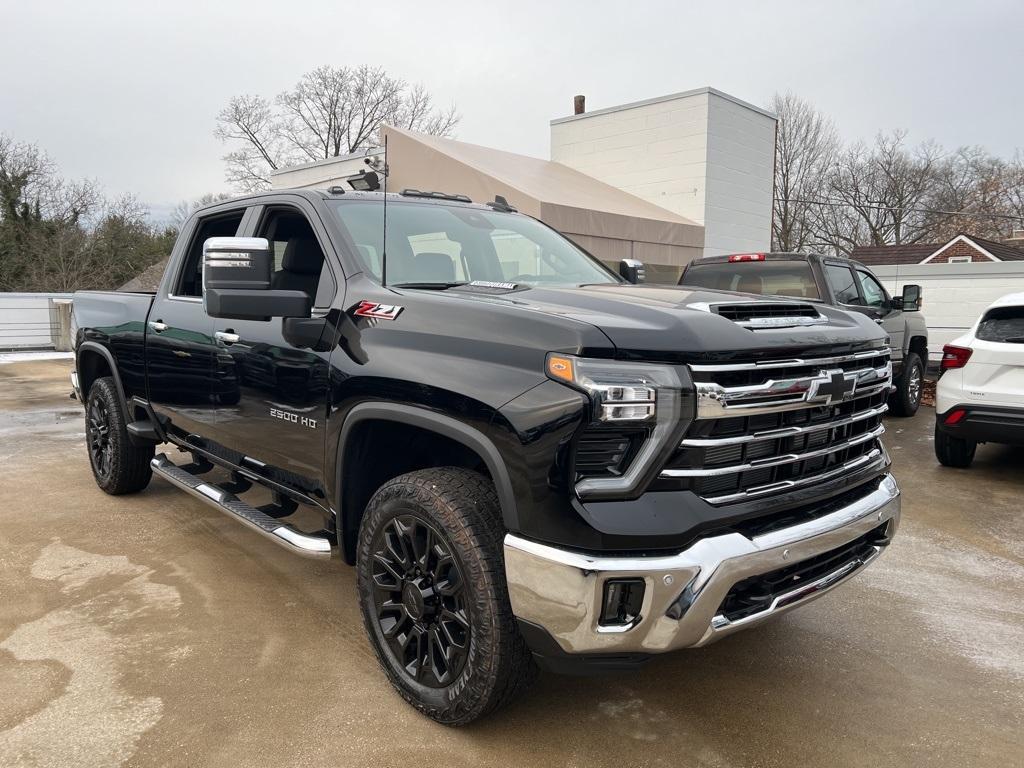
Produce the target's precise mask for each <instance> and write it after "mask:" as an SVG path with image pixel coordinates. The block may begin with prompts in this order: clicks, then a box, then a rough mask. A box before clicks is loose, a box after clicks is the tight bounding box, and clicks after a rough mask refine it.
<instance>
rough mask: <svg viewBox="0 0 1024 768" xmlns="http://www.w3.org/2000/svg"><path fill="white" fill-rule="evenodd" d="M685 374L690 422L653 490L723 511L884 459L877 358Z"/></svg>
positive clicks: (883, 374)
mask: <svg viewBox="0 0 1024 768" xmlns="http://www.w3.org/2000/svg"><path fill="white" fill-rule="evenodd" d="M691 370H692V371H693V375H694V379H695V381H694V386H695V388H696V391H697V418H696V420H695V421H694V423H693V424H692V425H691V427H690V429H689V430H688V432H687V434H686V436H685V438H684V439H683V441H682V443H681V444H680V445H679V448H678V450H677V451H676V452H675V453H674V454H673V456H672V457H671V458H670V460H669V461H668V463H667V464H666V465H665V467H664V468H663V469H662V470H661V473H660V480H661V481H662V483H668V484H669V485H671V486H672V487H677V488H678V487H682V488H687V489H690V490H693V491H694V492H695V493H697V494H698V495H700V496H702V497H703V498H704V499H705V500H706V501H708V502H709V503H712V504H728V503H732V502H737V501H743V500H748V499H756V498H759V497H763V496H770V495H772V494H777V493H783V492H786V491H788V490H790V489H794V488H799V487H804V486H810V485H814V484H816V483H821V482H826V481H827V480H830V479H833V478H835V477H838V476H840V475H843V474H844V473H848V472H855V471H858V470H860V469H866V468H868V467H871V466H873V465H875V464H879V465H880V464H881V463H883V462H884V460H885V458H884V454H883V451H882V447H881V443H880V442H879V438H880V437H881V435H882V433H883V432H884V431H885V428H884V426H883V425H882V415H883V414H884V413H885V411H886V410H887V405H886V401H887V400H888V396H889V390H890V386H891V380H892V366H891V363H890V361H889V352H888V350H886V349H873V350H869V351H865V352H858V353H853V354H848V355H834V356H829V357H819V358H804V359H788V360H774V361H768V362H758V363H730V364H723V365H694V366H691Z"/></svg>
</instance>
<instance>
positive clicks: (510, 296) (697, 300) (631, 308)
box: [443, 283, 887, 362]
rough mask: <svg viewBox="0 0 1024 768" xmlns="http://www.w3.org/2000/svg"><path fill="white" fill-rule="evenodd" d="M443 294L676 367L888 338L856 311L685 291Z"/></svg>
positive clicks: (633, 288)
mask: <svg viewBox="0 0 1024 768" xmlns="http://www.w3.org/2000/svg"><path fill="white" fill-rule="evenodd" d="M443 295H444V296H445V297H446V298H449V299H453V300H467V301H473V302H487V303H500V304H502V305H504V306H508V307H512V306H514V307H518V308H519V309H521V310H524V311H531V312H540V313H544V314H546V315H551V316H558V317H563V318H566V319H571V320H574V321H577V322H582V323H587V324H589V325H593V326H595V327H596V328H598V329H600V330H601V331H602V332H603V333H604V335H605V336H607V337H608V339H609V340H610V341H611V343H612V344H613V345H614V346H615V354H616V355H617V356H620V357H631V358H644V359H664V360H675V361H680V362H697V361H700V360H704V361H715V360H724V359H730V358H735V357H737V356H740V355H742V356H743V357H744V358H755V359H756V358H760V357H764V358H769V357H776V356H778V355H780V354H782V355H785V354H792V353H794V352H796V351H799V352H800V353H802V354H815V353H816V350H819V349H820V350H821V351H822V352H823V353H824V352H833V351H836V350H837V347H838V346H840V345H844V346H847V347H848V348H849V349H855V348H860V347H867V346H876V345H877V344H878V343H879V342H884V341H885V340H886V338H887V337H886V334H885V332H884V331H883V330H882V329H881V328H880V327H879V325H878V324H877V323H876V322H874V321H873V320H871V319H870V318H868V317H867V316H865V315H862V314H860V313H855V312H846V311H843V310H840V309H836V308H834V307H830V306H827V305H824V304H821V303H817V302H814V303H812V302H806V301H801V300H799V299H785V298H779V297H775V298H769V297H764V296H759V295H751V294H738V293H726V292H720V291H709V290H706V289H697V290H694V289H692V288H688V287H686V286H657V285H631V284H618V283H615V284H606V285H590V286H582V287H572V286H568V287H564V288H562V287H531V288H519V289H516V290H511V291H500V292H496V291H493V290H486V289H478V288H476V287H475V286H473V285H466V286H461V287H459V288H453V289H451V290H448V291H446V292H445V293H444V294H443ZM723 305H725V306H726V307H729V306H730V305H732V308H733V309H735V308H736V306H735V305H740V308H745V307H747V306H755V307H764V309H765V314H766V315H772V314H775V315H778V314H783V315H784V314H786V313H787V311H788V309H789V308H793V309H798V310H800V311H803V312H805V313H807V314H812V311H811V309H810V308H813V310H814V311H816V312H817V314H818V315H819V318H817V319H816V320H814V324H812V325H793V326H790V327H756V328H751V327H747V326H746V325H744V324H743V323H744V321H745V319H746V318H743V317H741V318H739V319H738V320H736V319H731V318H730V317H728V316H724V315H723V314H719V311H721V309H722V307H723ZM727 311H728V310H727ZM753 314H755V315H756V314H757V313H756V312H754V313H753ZM766 322H771V321H766ZM782 322H786V321H782Z"/></svg>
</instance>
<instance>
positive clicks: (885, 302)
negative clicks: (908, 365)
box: [854, 268, 928, 363]
mask: <svg viewBox="0 0 1024 768" xmlns="http://www.w3.org/2000/svg"><path fill="white" fill-rule="evenodd" d="M854 273H855V274H856V275H857V283H858V285H859V286H860V295H861V298H862V299H863V301H864V306H865V307H866V308H867V310H868V312H871V313H874V314H872V317H875V318H876V319H880V320H881V321H882V328H884V329H885V332H886V333H888V334H889V339H890V344H891V345H892V348H893V358H894V359H902V357H903V342H904V337H905V336H906V322H904V319H903V312H901V311H900V310H898V309H893V306H892V300H891V299H890V298H889V294H887V293H886V292H885V288H883V287H882V284H881V283H880V282H878V280H876V279H875V276H874V275H872V274H871V273H870V272H868V271H867V270H864V269H858V268H855V269H854ZM924 362H925V363H927V362H928V361H927V360H925V361H924Z"/></svg>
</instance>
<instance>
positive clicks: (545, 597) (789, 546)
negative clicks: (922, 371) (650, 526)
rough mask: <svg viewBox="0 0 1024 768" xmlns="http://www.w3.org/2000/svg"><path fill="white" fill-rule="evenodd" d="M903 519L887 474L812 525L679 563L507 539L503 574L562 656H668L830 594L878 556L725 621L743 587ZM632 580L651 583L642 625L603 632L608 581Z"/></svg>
mask: <svg viewBox="0 0 1024 768" xmlns="http://www.w3.org/2000/svg"><path fill="white" fill-rule="evenodd" d="M899 519H900V491H899V488H898V487H897V485H896V481H895V480H894V479H893V477H892V475H886V476H885V477H884V478H883V479H882V481H881V482H880V483H879V485H878V487H877V488H876V489H875V490H873V491H871V492H870V493H868V494H866V495H865V496H863V497H861V498H860V499H857V500H856V501H853V502H851V503H850V504H847V505H846V506H844V507H841V508H839V509H837V510H835V511H833V512H830V513H828V514H827V515H824V516H822V517H820V518H817V519H815V520H811V521H808V522H806V523H801V524H799V525H794V526H791V527H789V528H782V529H779V530H775V531H771V532H768V533H765V534H763V535H761V536H756V537H754V538H748V537H746V536H744V535H742V534H740V533H728V534H724V535H722V536H712V537H709V538H706V539H701V540H700V541H698V542H697V543H695V544H694V545H693V546H691V547H689V548H688V549H685V550H683V551H682V552H679V553H678V554H675V555H668V556H657V557H642V556H640V557H601V556H591V555H585V554H580V553H577V552H569V551H566V550H562V549H557V548H555V547H549V546H547V545H544V544H538V543H537V542H534V541H530V540H528V539H523V538H520V537H518V536H514V535H512V534H507V535H506V536H505V574H506V578H507V580H508V589H509V597H510V599H511V602H512V611H513V613H514V614H515V615H516V616H517V617H518V618H520V619H523V620H525V621H529V622H531V623H533V624H536V625H538V626H540V627H542V628H544V629H545V630H546V631H547V632H548V634H550V635H551V637H552V638H554V640H555V641H556V642H557V643H558V645H559V646H560V647H561V648H562V650H563V651H565V652H566V653H573V654H577V653H596V654H602V653H612V654H619V653H662V652H664V651H671V650H676V649H678V648H696V647H699V646H702V645H707V644H708V643H711V642H714V641H715V640H718V639H719V638H721V637H724V636H725V635H728V634H730V633H732V632H735V631H736V630H738V629H743V628H745V627H749V626H753V625H754V624H758V623H760V622H762V621H764V620H766V619H768V618H771V617H772V616H776V615H778V614H780V613H782V612H783V611H787V610H789V609H790V608H795V607H796V606H798V605H803V604H804V603H806V602H809V601H811V600H813V599H814V598H816V597H818V596H820V595H822V594H824V593H825V592H827V591H828V590H830V589H832V588H833V587H836V586H838V585H839V584H841V583H842V582H844V581H846V580H847V579H849V578H850V577H852V576H853V575H854V574H856V573H858V572H859V571H860V570H861V569H863V567H864V566H866V565H867V564H868V563H869V562H871V561H872V560H873V559H874V558H875V557H877V556H878V555H879V554H880V553H881V547H875V548H874V550H873V552H872V554H871V555H870V556H868V557H866V558H863V559H858V560H855V561H852V562H849V563H845V564H843V565H842V566H840V567H838V568H837V569H836V570H835V571H832V572H831V573H828V574H825V575H824V576H821V577H820V578H817V579H815V580H813V581H811V582H809V583H806V584H803V585H801V586H799V587H796V588H794V589H791V590H790V591H788V592H785V593H783V594H780V595H777V596H776V597H775V599H774V600H773V601H772V602H771V604H770V606H769V607H768V608H767V609H765V610H763V611H761V612H759V613H755V614H753V615H749V616H746V617H744V618H742V619H738V620H736V621H730V620H729V619H728V618H727V617H725V616H723V615H721V614H720V613H719V608H720V606H721V605H722V601H723V600H724V599H725V597H726V595H727V593H728V592H729V590H730V589H731V588H732V587H733V585H735V584H736V583H737V582H739V581H742V580H743V579H746V578H749V577H751V576H758V575H761V574H764V573H768V572H770V571H775V570H778V569H780V568H784V567H786V566H787V565H791V564H796V563H799V562H801V561H803V560H807V559H809V558H812V557H815V556H816V555H821V554H824V553H826V552H830V551H832V550H834V549H837V548H839V547H842V546H843V545H845V544H849V543H850V542H852V541H854V540H855V539H858V538H859V537H861V536H864V535H865V534H868V533H870V532H871V531H872V530H874V529H876V528H878V527H879V526H882V525H885V526H886V528H885V534H886V535H887V536H890V537H891V536H892V535H893V534H895V533H896V528H897V526H898V525H899ZM629 577H633V578H642V579H643V580H644V583H645V590H644V597H643V603H642V607H641V610H640V615H639V617H638V618H637V619H636V620H635V621H634V622H633V623H632V624H630V625H628V626H624V627H604V626H599V625H598V619H599V617H600V615H601V603H602V597H603V593H604V583H605V581H607V580H608V579H611V578H616V579H618V578H629ZM680 598H682V600H681V599H680ZM681 606H682V607H681ZM670 613H671V614H672V615H670ZM680 614H681V615H680ZM673 616H679V618H673Z"/></svg>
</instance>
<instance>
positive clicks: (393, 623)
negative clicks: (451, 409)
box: [356, 467, 536, 725]
mask: <svg viewBox="0 0 1024 768" xmlns="http://www.w3.org/2000/svg"><path fill="white" fill-rule="evenodd" d="M503 536H504V530H503V527H502V525H501V519H500V515H499V512H498V503H497V499H496V497H495V493H494V487H493V486H492V485H491V483H490V482H488V481H487V479H486V478H484V477H483V476H481V475H479V474H478V473H476V472H471V471H469V470H465V469H460V468H454V467H449V468H441V469H427V470H419V471H416V472H410V473H408V474H406V475H401V476H400V477H396V478H394V479H393V480H390V481H389V482H387V483H385V484H384V485H383V486H382V487H381V488H380V489H379V490H378V491H377V492H376V493H375V494H374V496H373V498H372V499H371V500H370V503H369V504H368V505H367V508H366V513H365V514H364V516H363V519H362V522H361V524H360V529H359V546H358V553H357V563H356V567H357V570H358V582H359V603H360V608H361V610H362V614H363V624H364V625H365V627H366V631H367V634H368V635H369V637H370V642H371V644H372V645H373V647H374V650H375V651H376V653H377V659H378V660H379V661H380V664H381V666H382V667H383V668H384V671H385V672H386V673H387V676H388V679H389V680H390V681H391V684H392V685H393V686H394V687H395V689H396V690H397V691H398V693H399V694H401V695H402V697H403V698H404V699H405V700H406V701H408V702H409V703H410V704H412V705H413V706H414V707H416V709H418V710H419V711H420V712H422V713H423V714H425V715H427V716H428V717H430V718H432V719H434V720H436V721H437V722H439V723H443V724H445V725H465V724H467V723H470V722H472V721H473V720H476V719H477V718H480V717H482V716H484V715H486V714H487V713H489V712H491V711H492V710H494V709H497V708H498V707H500V706H502V705H504V704H506V703H507V702H509V701H511V700H512V699H513V698H514V697H515V696H516V695H517V694H518V693H519V692H520V691H521V690H522V689H523V688H525V687H526V685H527V684H529V682H530V681H531V680H532V679H533V677H534V675H535V673H536V667H535V666H534V663H533V659H532V656H531V655H530V652H529V649H528V648H527V647H526V644H525V642H524V641H523V638H522V637H521V636H520V634H519V631H518V628H517V627H516V622H515V618H514V617H513V615H512V608H511V606H510V605H509V599H508V589H507V586H506V584H505V574H504V557H503V548H502V541H503Z"/></svg>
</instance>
